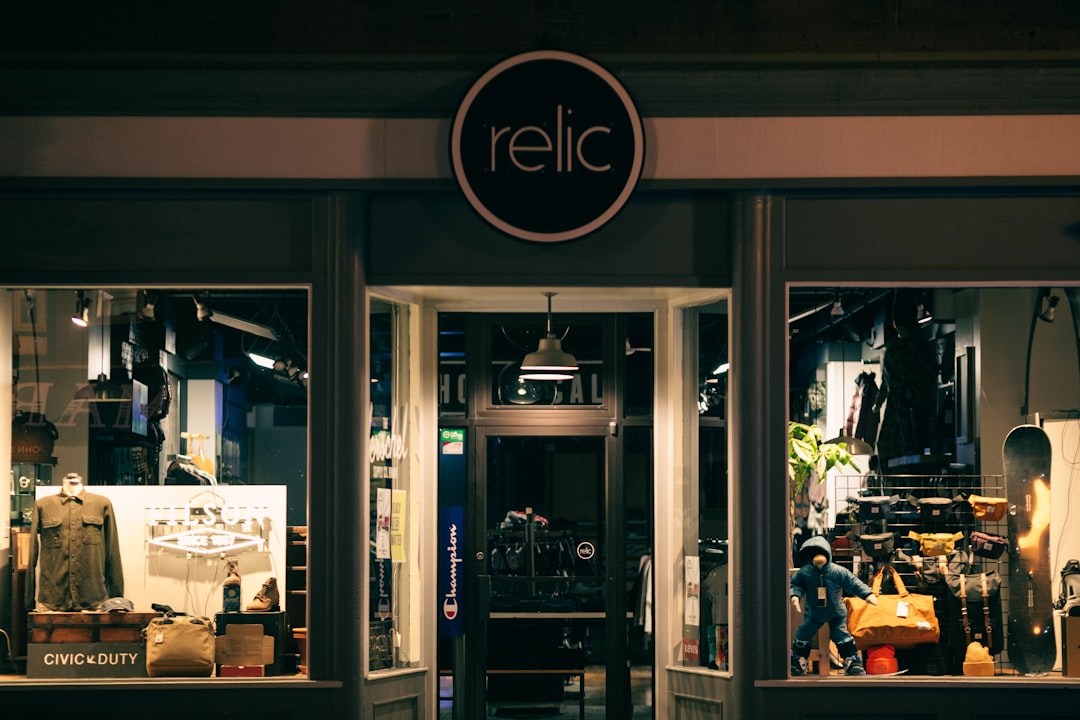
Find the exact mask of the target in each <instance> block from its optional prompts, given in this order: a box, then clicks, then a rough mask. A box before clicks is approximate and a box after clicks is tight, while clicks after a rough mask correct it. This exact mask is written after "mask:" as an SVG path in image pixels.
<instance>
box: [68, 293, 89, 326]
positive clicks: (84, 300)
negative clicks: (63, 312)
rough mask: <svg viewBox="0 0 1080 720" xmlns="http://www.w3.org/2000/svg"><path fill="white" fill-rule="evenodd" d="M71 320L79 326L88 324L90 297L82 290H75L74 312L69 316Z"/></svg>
mask: <svg viewBox="0 0 1080 720" xmlns="http://www.w3.org/2000/svg"><path fill="white" fill-rule="evenodd" d="M71 322H73V323H75V324H76V325H78V326H79V327H81V328H84V327H86V326H87V325H89V324H90V298H88V297H86V293H84V292H83V291H82V290H76V291H75V312H74V313H73V314H72V316H71Z"/></svg>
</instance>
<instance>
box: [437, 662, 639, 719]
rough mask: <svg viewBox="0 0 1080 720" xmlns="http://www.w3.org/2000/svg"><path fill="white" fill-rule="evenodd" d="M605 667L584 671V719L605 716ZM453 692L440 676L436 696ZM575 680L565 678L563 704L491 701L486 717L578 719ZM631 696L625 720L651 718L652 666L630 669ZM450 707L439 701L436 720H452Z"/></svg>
mask: <svg viewBox="0 0 1080 720" xmlns="http://www.w3.org/2000/svg"><path fill="white" fill-rule="evenodd" d="M604 677H605V675H604V667H603V666H596V667H590V668H586V671H585V717H584V720H600V719H601V718H606V717H607V714H606V713H607V702H606V698H605V684H604ZM453 692H454V680H453V678H450V677H445V676H444V677H441V678H439V695H440V696H441V697H443V698H449V697H451V696H452V695H453ZM577 693H578V680H577V679H573V680H568V681H567V684H566V686H565V695H566V697H565V698H564V699H563V701H562V703H561V704H560V703H553V702H528V701H522V702H515V703H499V704H495V703H491V704H490V705H489V707H488V714H487V716H488V717H491V718H528V719H529V720H555V718H568V719H572V718H577V717H578V715H579V712H578V711H579V705H578V699H577ZM630 696H631V701H632V702H633V704H634V714H633V715H631V716H630V718H628V720H651V718H652V717H653V697H652V668H650V667H633V668H631V669H630ZM452 718H453V707H452V703H451V701H450V700H445V699H444V700H440V701H439V720H451V719H452Z"/></svg>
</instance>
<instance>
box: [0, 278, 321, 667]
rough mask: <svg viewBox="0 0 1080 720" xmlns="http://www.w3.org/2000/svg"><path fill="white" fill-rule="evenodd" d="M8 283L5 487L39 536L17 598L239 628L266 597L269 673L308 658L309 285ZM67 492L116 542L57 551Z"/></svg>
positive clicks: (19, 572)
mask: <svg viewBox="0 0 1080 720" xmlns="http://www.w3.org/2000/svg"><path fill="white" fill-rule="evenodd" d="M0 299H2V302H0V334H2V335H3V336H5V337H10V338H12V341H13V343H12V346H11V350H10V353H9V356H8V357H6V358H4V359H3V363H4V365H7V364H8V362H9V361H10V372H11V377H12V378H13V386H12V393H11V396H10V397H11V402H12V406H11V408H10V412H11V417H12V418H13V422H12V441H11V464H10V467H9V468H0V478H3V479H5V480H6V479H7V478H10V479H11V482H10V492H0V497H3V498H8V502H9V513H10V514H9V518H10V522H11V528H12V533H13V538H14V540H13V543H14V545H15V546H16V547H19V548H23V549H24V550H25V554H23V555H22V556H21V557H22V560H21V561H19V562H17V563H16V567H14V568H13V573H14V581H15V584H16V587H19V588H25V592H23V593H15V594H13V597H12V601H13V604H14V605H15V607H14V608H13V609H14V615H15V616H16V617H18V616H21V615H22V614H23V613H24V612H29V613H32V614H31V615H29V624H30V625H33V624H34V622H35V618H36V617H37V614H38V613H45V612H48V613H50V614H51V617H53V618H54V619H55V618H56V617H58V616H57V615H55V614H53V613H66V612H80V611H84V610H94V609H96V608H99V607H100V606H101V605H102V603H103V602H105V601H108V600H110V599H114V598H123V599H124V600H126V601H127V602H130V607H131V608H132V610H131V612H134V613H147V614H152V613H153V610H152V607H151V606H152V605H154V604H157V605H167V606H169V607H171V608H172V609H173V610H175V611H177V612H183V613H187V614H189V615H199V616H207V617H210V618H212V619H213V620H214V624H215V626H216V629H217V632H218V633H219V634H224V633H226V632H227V629H228V627H229V626H231V625H232V624H233V622H234V621H235V620H237V619H238V618H240V617H241V615H240V613H239V612H237V611H249V612H258V613H263V614H265V615H264V618H263V619H264V623H263V624H264V626H265V627H266V628H268V630H267V632H268V633H269V634H273V635H274V636H275V646H276V647H277V648H279V650H278V651H276V652H275V654H274V656H273V658H272V662H271V663H269V664H266V666H265V672H266V674H267V675H283V674H295V673H297V672H298V671H299V672H304V671H305V667H306V656H305V655H304V650H305V648H306V645H305V644H304V641H303V640H304V638H305V637H306V636H305V633H304V629H305V628H306V626H307V589H308V583H307V554H306V538H307V530H308V527H307V525H308V520H307V474H308V455H309V448H308V424H307V405H308V392H307V389H308V379H309V378H308V359H309V357H310V349H309V340H308V315H309V307H310V301H309V295H308V291H307V290H306V289H302V288H294V289H289V288H283V289H257V290H256V289H245V288H232V287H225V286H213V287H207V288H201V289H198V290H193V289H190V288H186V289H185V288H168V287H160V288H143V287H110V288H89V287H87V288H64V289H61V288H51V289H44V288H37V289H33V288H12V289H6V290H0ZM5 484H6V483H5ZM72 498H74V499H72ZM69 503H76V504H74V505H71V504H69ZM61 506H64V507H67V508H68V509H70V508H73V507H79V508H81V509H82V510H83V511H84V512H85V511H86V509H87V508H96V509H98V510H100V512H98V511H97V510H95V512H93V513H92V514H90V515H85V516H84V523H83V526H82V527H83V528H84V531H80V532H87V533H90V532H91V531H94V532H97V529H98V528H100V537H101V540H102V542H100V543H98V542H84V543H77V542H76V543H74V544H72V545H69V547H78V548H79V549H80V551H81V552H79V553H75V552H57V547H56V546H55V543H54V540H55V538H54V537H52V536H51V534H52V533H54V532H55V531H56V528H57V527H58V526H57V525H56V523H55V520H56V517H55V514H54V510H55V509H56V508H57V507H61ZM72 532H73V533H74V532H75V531H72ZM89 537H91V536H89V535H88V536H87V538H89ZM93 537H97V535H96V534H95V535H93ZM70 539H74V538H69V540H70ZM91 548H92V549H91ZM83 551H85V552H83ZM127 617H136V616H134V615H130V614H129V615H128V616H127ZM26 627H27V623H26V622H16V623H15V624H14V627H12V628H11V632H12V636H13V648H12V651H13V654H14V655H16V656H17V657H24V658H26V657H27V656H28V653H29V658H28V663H29V665H30V667H29V668H28V670H29V671H30V672H32V673H34V675H35V677H46V678H47V677H51V675H49V674H48V670H47V669H46V668H44V667H37V666H36V665H35V663H36V662H37V661H36V660H35V654H34V653H33V652H29V651H30V650H32V648H28V647H27V643H26V640H27V637H26V633H25V632H24V630H25V629H26ZM289 628H294V629H296V630H297V631H298V632H297V635H296V637H294V636H293V634H292V633H291V632H289V630H288V629H289ZM223 659H233V660H234V661H237V663H238V662H239V661H240V660H249V658H243V657H242V656H239V655H237V654H235V653H232V654H230V653H229V652H227V653H226V654H225V655H224V656H223V657H219V658H217V660H218V663H217V664H219V665H222V666H223V668H224V669H223V670H221V672H223V673H225V674H227V673H228V672H229V670H228V667H231V665H232V664H234V663H230V662H228V661H225V662H222V660H223ZM260 659H262V658H260ZM247 664H252V663H250V662H248V663H247ZM256 664H258V663H256Z"/></svg>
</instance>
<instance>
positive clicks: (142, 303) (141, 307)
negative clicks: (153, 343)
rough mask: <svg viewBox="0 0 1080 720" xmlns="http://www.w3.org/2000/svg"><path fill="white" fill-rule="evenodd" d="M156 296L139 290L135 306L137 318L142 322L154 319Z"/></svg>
mask: <svg viewBox="0 0 1080 720" xmlns="http://www.w3.org/2000/svg"><path fill="white" fill-rule="evenodd" d="M156 305H157V294H156V293H151V292H148V291H146V290H140V291H139V292H138V296H137V300H136V306H137V307H138V312H139V318H140V319H142V320H153V319H154V318H155V317H156V314H157V311H156Z"/></svg>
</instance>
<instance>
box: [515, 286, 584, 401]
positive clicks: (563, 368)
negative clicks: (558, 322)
mask: <svg viewBox="0 0 1080 720" xmlns="http://www.w3.org/2000/svg"><path fill="white" fill-rule="evenodd" d="M555 294H556V293H553V292H548V293H544V295H546V296H547V299H548V306H547V334H545V335H544V337H542V338H540V342H539V343H538V344H537V348H536V352H531V353H529V354H528V355H526V356H525V359H524V360H522V361H521V375H519V376H518V377H520V378H522V379H524V380H573V378H574V375H573V374H574V373H575V372H577V370H578V363H577V359H576V358H574V356H573V355H571V354H570V353H568V352H564V351H563V349H562V341H561V340H560V339H559V338H557V337H555V333H553V332H552V331H551V298H552V297H553V296H554V295H555Z"/></svg>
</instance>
